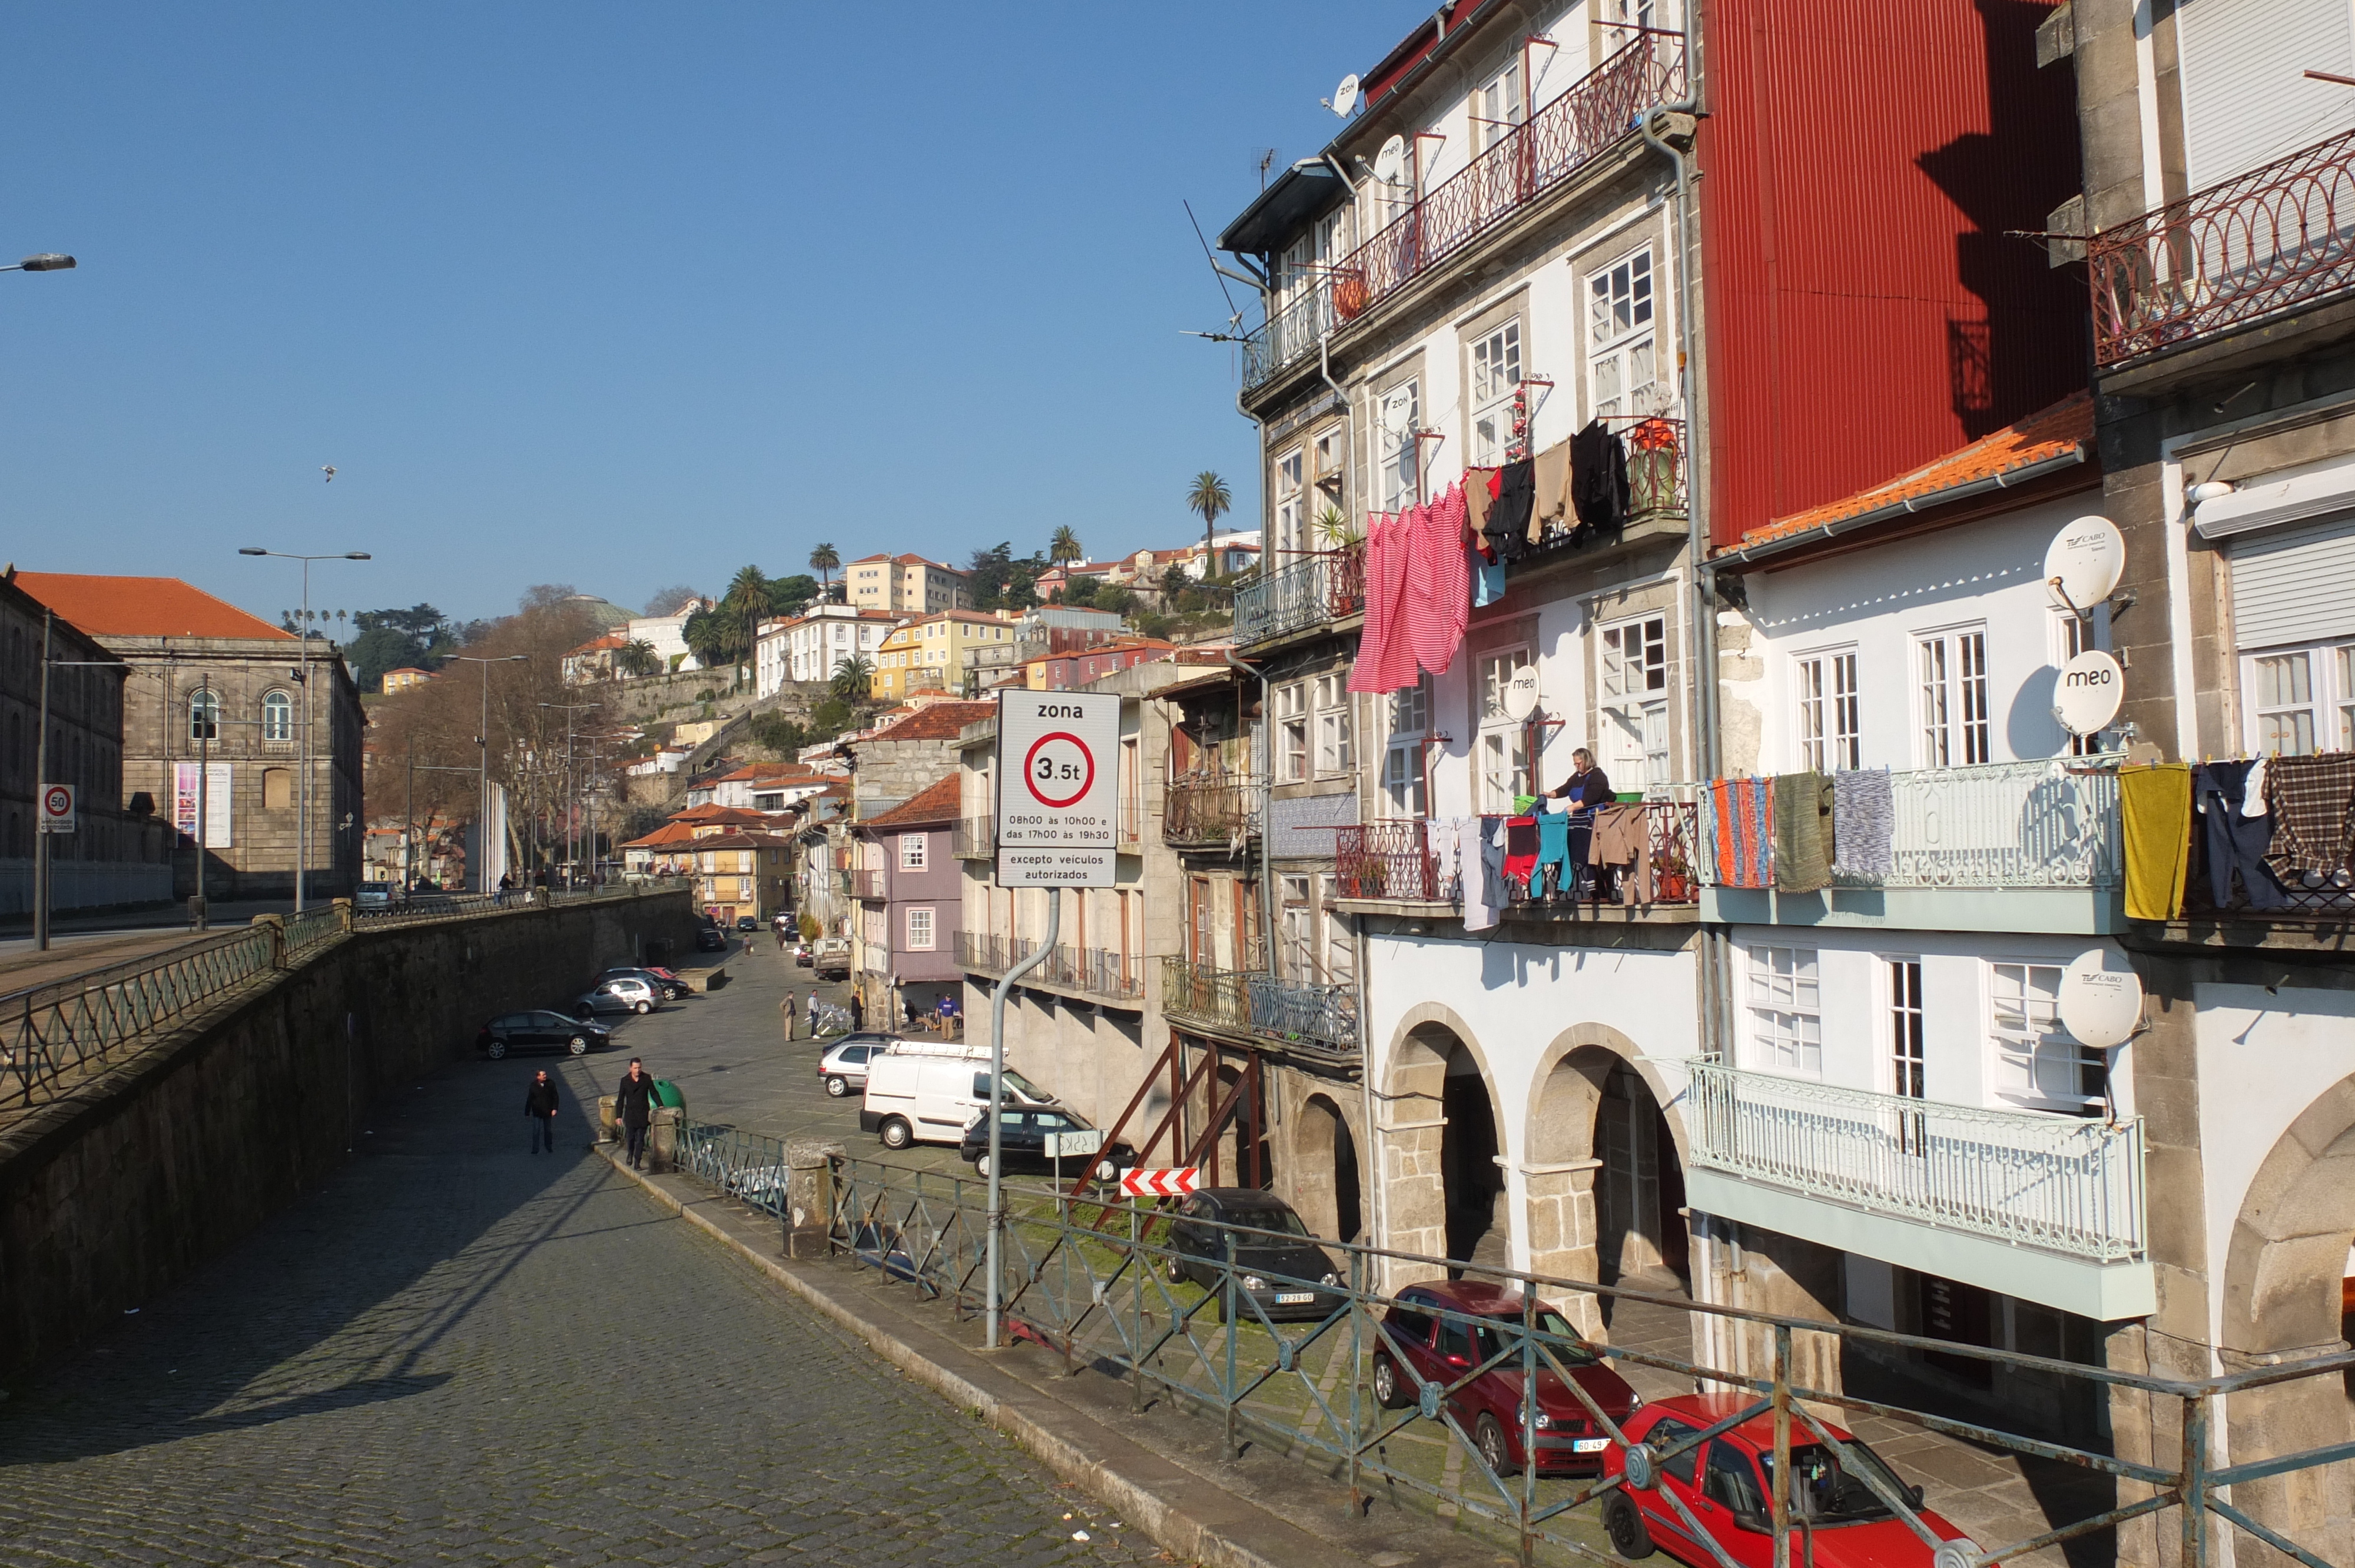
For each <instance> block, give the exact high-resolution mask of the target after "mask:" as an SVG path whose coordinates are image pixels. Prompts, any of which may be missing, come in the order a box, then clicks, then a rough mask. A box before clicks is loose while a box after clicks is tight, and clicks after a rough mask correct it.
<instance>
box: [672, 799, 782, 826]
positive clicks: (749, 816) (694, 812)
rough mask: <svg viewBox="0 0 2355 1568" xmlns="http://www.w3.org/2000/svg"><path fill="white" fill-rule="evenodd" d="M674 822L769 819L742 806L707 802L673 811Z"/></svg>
mask: <svg viewBox="0 0 2355 1568" xmlns="http://www.w3.org/2000/svg"><path fill="white" fill-rule="evenodd" d="M670 820H671V821H674V822H698V823H703V822H744V823H751V822H765V821H768V820H769V819H768V818H767V817H766V816H765V815H763V814H762V813H761V812H759V811H749V810H745V809H744V808H743V807H741V806H720V805H715V804H713V803H712V802H710V801H709V800H707V801H705V802H704V803H703V804H702V805H700V806H689V807H688V808H687V810H684V811H673V812H672V813H671V818H670Z"/></svg>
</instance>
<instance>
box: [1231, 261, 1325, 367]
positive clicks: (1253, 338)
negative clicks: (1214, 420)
mask: <svg viewBox="0 0 2355 1568" xmlns="http://www.w3.org/2000/svg"><path fill="white" fill-rule="evenodd" d="M1336 323H1337V317H1336V316H1335V315H1334V313H1333V290H1332V283H1331V281H1330V280H1329V279H1326V278H1318V279H1316V281H1314V282H1312V283H1310V284H1309V285H1308V286H1307V287H1306V288H1305V289H1304V290H1303V291H1301V292H1300V294H1299V295H1297V296H1296V297H1295V298H1294V299H1292V300H1291V301H1289V302H1286V303H1285V304H1284V306H1283V307H1282V308H1281V309H1279V310H1278V311H1277V312H1276V313H1275V314H1273V315H1272V316H1270V317H1269V318H1268V319H1267V321H1266V323H1264V324H1263V325H1262V326H1261V327H1260V328H1259V329H1258V330H1257V331H1255V332H1253V333H1252V334H1250V335H1248V336H1247V337H1245V338H1244V339H1243V386H1244V387H1246V388H1249V387H1257V386H1259V385H1261V384H1262V383H1263V382H1265V381H1267V380H1268V379H1269V378H1270V377H1272V376H1276V375H1278V374H1280V373H1281V372H1283V371H1284V370H1287V369H1289V368H1290V367H1291V366H1295V365H1297V364H1299V363H1300V362H1301V361H1303V360H1305V359H1307V358H1308V357H1310V356H1311V355H1314V354H1316V345H1317V344H1319V343H1322V342H1323V341H1324V340H1325V334H1327V333H1329V332H1331V331H1332V330H1333V328H1334V326H1335V324H1336Z"/></svg>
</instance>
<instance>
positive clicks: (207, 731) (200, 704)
mask: <svg viewBox="0 0 2355 1568" xmlns="http://www.w3.org/2000/svg"><path fill="white" fill-rule="evenodd" d="M188 738H189V739H190V740H218V739H219V738H220V698H218V697H217V696H215V695H214V694H212V693H211V692H209V691H207V690H205V689H203V688H202V687H199V688H197V690H196V691H194V692H191V693H189V694H188Z"/></svg>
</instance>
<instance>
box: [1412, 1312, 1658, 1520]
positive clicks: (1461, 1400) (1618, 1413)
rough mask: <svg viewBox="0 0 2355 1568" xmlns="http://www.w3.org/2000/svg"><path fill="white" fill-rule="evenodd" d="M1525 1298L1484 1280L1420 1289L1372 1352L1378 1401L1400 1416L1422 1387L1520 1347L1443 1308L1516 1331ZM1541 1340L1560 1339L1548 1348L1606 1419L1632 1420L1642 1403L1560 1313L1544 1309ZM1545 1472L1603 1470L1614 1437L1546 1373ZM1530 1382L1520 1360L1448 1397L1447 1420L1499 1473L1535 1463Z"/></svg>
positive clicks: (1542, 1406) (1540, 1456) (1541, 1383)
mask: <svg viewBox="0 0 2355 1568" xmlns="http://www.w3.org/2000/svg"><path fill="white" fill-rule="evenodd" d="M1521 1308H1522V1301H1521V1294H1520V1292H1519V1291H1518V1290H1506V1289H1504V1288H1502V1287H1498V1286H1495V1285H1490V1284H1488V1283H1487V1282H1486V1281H1485V1280H1476V1279H1458V1280H1446V1281H1435V1282H1433V1283H1431V1284H1426V1285H1412V1286H1409V1287H1407V1288H1406V1289H1404V1290H1401V1291H1400V1292H1399V1293H1398V1299H1397V1300H1396V1301H1395V1302H1393V1303H1392V1304H1391V1308H1390V1309H1389V1310H1388V1311H1387V1312H1385V1313H1384V1314H1383V1317H1382V1328H1383V1330H1384V1332H1383V1335H1382V1341H1383V1342H1381V1343H1380V1344H1378V1345H1376V1346H1375V1348H1374V1369H1373V1383H1374V1398H1375V1399H1376V1401H1378V1402H1379V1403H1380V1404H1382V1405H1383V1406H1384V1407H1385V1408H1387V1409H1391V1410H1398V1409H1402V1408H1404V1407H1405V1406H1407V1405H1410V1404H1413V1403H1415V1400H1416V1398H1417V1397H1418V1390H1419V1388H1420V1385H1421V1384H1423V1383H1438V1384H1439V1385H1440V1386H1441V1387H1442V1388H1445V1387H1446V1386H1447V1385H1449V1384H1450V1383H1455V1382H1456V1381H1458V1380H1459V1379H1461V1378H1462V1377H1463V1376H1464V1375H1465V1373H1466V1372H1470V1371H1471V1370H1472V1369H1473V1368H1475V1367H1476V1366H1479V1365H1480V1364H1481V1363H1482V1362H1484V1361H1487V1360H1489V1359H1490V1358H1491V1357H1493V1356H1496V1355H1497V1354H1498V1353H1500V1352H1501V1351H1504V1350H1505V1349H1506V1348H1507V1347H1508V1345H1516V1344H1517V1343H1518V1340H1516V1339H1515V1338H1513V1337H1511V1336H1508V1335H1504V1334H1500V1333H1498V1332H1497V1330H1494V1329H1491V1328H1489V1327H1487V1324H1485V1323H1478V1322H1471V1323H1467V1322H1465V1321H1464V1320H1463V1319H1460V1318H1441V1317H1438V1316H1437V1315H1436V1314H1437V1313H1438V1312H1439V1311H1442V1310H1444V1311H1448V1312H1458V1313H1463V1314H1465V1315H1466V1316H1468V1317H1471V1318H1476V1319H1481V1318H1485V1319H1496V1320H1497V1321H1498V1322H1501V1323H1508V1324H1512V1325H1515V1326H1518V1324H1519V1323H1520V1321H1521ZM1535 1320H1536V1325H1537V1328H1538V1330H1539V1331H1540V1333H1543V1334H1546V1335H1549V1336H1552V1338H1550V1340H1548V1342H1547V1345H1546V1348H1547V1349H1548V1350H1550V1351H1552V1352H1553V1358H1554V1360H1556V1361H1560V1362H1561V1364H1562V1365H1563V1366H1565V1367H1567V1368H1569V1369H1570V1375H1571V1376H1572V1377H1573V1378H1575V1379H1577V1380H1578V1385H1579V1387H1581V1388H1582V1389H1584V1390H1585V1391H1586V1392H1587V1393H1588V1394H1589V1395H1590V1396H1591V1397H1592V1398H1593V1401H1594V1403H1595V1404H1599V1405H1601V1406H1602V1407H1603V1410H1604V1414H1607V1415H1609V1416H1610V1417H1611V1419H1612V1420H1614V1421H1617V1422H1625V1420H1626V1418H1627V1416H1628V1415H1629V1414H1630V1413H1632V1412H1633V1411H1635V1410H1636V1408H1637V1407H1638V1406H1639V1405H1641V1404H1643V1400H1642V1399H1641V1398H1640V1397H1639V1396H1638V1395H1637V1394H1636V1391H1635V1389H1633V1388H1632V1387H1630V1386H1629V1385H1628V1383H1627V1380H1626V1379H1625V1378H1623V1377H1621V1376H1620V1375H1619V1374H1618V1373H1617V1372H1614V1371H1613V1370H1612V1369H1611V1368H1609V1367H1607V1366H1604V1364H1603V1363H1602V1362H1601V1361H1597V1360H1596V1359H1595V1358H1594V1356H1593V1353H1592V1352H1591V1351H1585V1350H1583V1349H1581V1348H1580V1347H1581V1346H1582V1344H1583V1341H1582V1340H1581V1339H1580V1338H1579V1334H1578V1330H1575V1329H1573V1328H1572V1327H1571V1326H1570V1323H1569V1321H1568V1320H1567V1319H1564V1318H1563V1317H1562V1315H1561V1313H1559V1312H1557V1311H1555V1310H1554V1309H1553V1308H1550V1307H1547V1306H1544V1305H1542V1304H1540V1306H1539V1307H1538V1308H1537V1310H1536V1317H1535ZM1537 1383H1538V1388H1537V1402H1538V1408H1537V1469H1538V1473H1539V1474H1540V1475H1563V1474H1572V1475H1593V1474H1595V1473H1597V1472H1599V1471H1600V1470H1602V1469H1603V1467H1604V1464H1605V1463H1606V1457H1605V1456H1606V1453H1607V1451H1608V1450H1609V1448H1610V1447H1611V1439H1610V1438H1609V1437H1608V1436H1605V1435H1604V1430H1603V1428H1602V1427H1601V1426H1599V1425H1595V1423H1594V1418H1593V1414H1592V1413H1590V1412H1589V1411H1588V1410H1587V1408H1586V1406H1585V1404H1583V1403H1582V1401H1581V1400H1580V1399H1579V1397H1578V1395H1577V1394H1575V1393H1572V1392H1571V1390H1570V1387H1569V1385H1568V1384H1566V1383H1563V1382H1562V1380H1561V1373H1559V1372H1555V1371H1554V1370H1553V1369H1552V1368H1550V1367H1544V1366H1540V1369H1539V1371H1538V1374H1537ZM1521 1395H1522V1377H1521V1369H1520V1366H1519V1364H1518V1359H1516V1360H1515V1361H1512V1362H1510V1363H1508V1364H1505V1365H1499V1366H1494V1367H1490V1368H1489V1369H1488V1370H1487V1372H1482V1373H1481V1374H1480V1375H1479V1376H1478V1377H1476V1378H1474V1379H1473V1380H1472V1381H1471V1382H1470V1383H1465V1384H1464V1386H1462V1387H1461V1388H1458V1389H1456V1390H1455V1391H1454V1392H1453V1393H1449V1394H1448V1395H1446V1400H1447V1409H1448V1413H1449V1414H1451V1415H1453V1416H1454V1417H1455V1424H1456V1425H1459V1426H1461V1427H1463V1428H1464V1430H1465V1431H1466V1432H1468V1433H1470V1434H1471V1435H1472V1441H1473V1442H1474V1444H1476V1446H1478V1447H1479V1450H1480V1457H1481V1458H1482V1459H1484V1460H1486V1461H1487V1466H1488V1467H1489V1468H1490V1469H1492V1470H1494V1471H1496V1472H1497V1474H1498V1475H1500V1476H1510V1475H1518V1473H1519V1472H1520V1468H1521V1467H1522V1466H1523V1465H1524V1464H1526V1463H1527V1462H1528V1460H1529V1455H1528V1454H1527V1453H1526V1452H1525V1451H1524V1450H1523V1448H1522V1446H1521Z"/></svg>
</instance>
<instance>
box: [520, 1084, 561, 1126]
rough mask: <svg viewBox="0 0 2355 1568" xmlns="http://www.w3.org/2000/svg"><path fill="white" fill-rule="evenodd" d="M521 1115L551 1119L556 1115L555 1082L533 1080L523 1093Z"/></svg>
mask: <svg viewBox="0 0 2355 1568" xmlns="http://www.w3.org/2000/svg"><path fill="white" fill-rule="evenodd" d="M523 1114H524V1115H526V1116H537V1117H551V1116H554V1115H555V1114H556V1080H555V1079H554V1078H534V1079H533V1080H532V1081H531V1086H530V1087H528V1088H527V1089H525V1090H524V1092H523Z"/></svg>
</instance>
